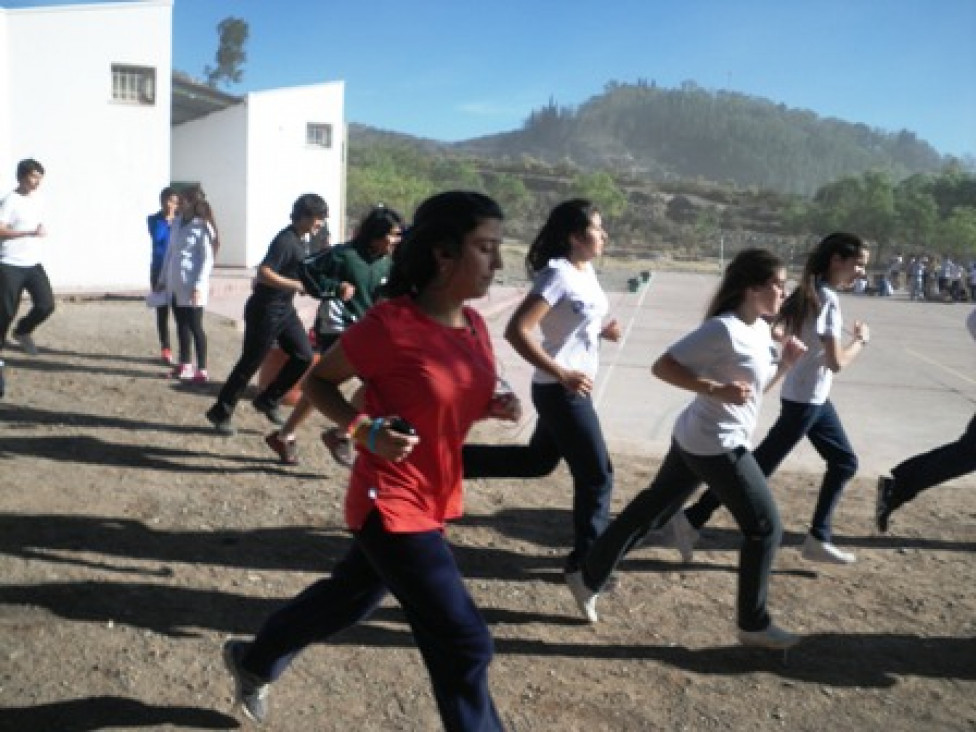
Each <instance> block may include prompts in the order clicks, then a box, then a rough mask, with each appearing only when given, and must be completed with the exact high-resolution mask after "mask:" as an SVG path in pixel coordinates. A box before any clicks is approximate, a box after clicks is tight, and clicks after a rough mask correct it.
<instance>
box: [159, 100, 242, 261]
mask: <svg viewBox="0 0 976 732" xmlns="http://www.w3.org/2000/svg"><path fill="white" fill-rule="evenodd" d="M172 135H173V138H172V139H173V165H172V179H173V181H175V182H197V183H200V184H201V185H202V186H203V190H204V192H205V193H206V194H207V200H208V201H210V203H211V205H212V206H213V211H214V219H215V220H216V222H217V230H218V232H219V234H220V250H219V251H218V252H217V264H218V265H224V266H237V267H242V266H250V265H248V264H247V262H248V253H247V236H248V234H247V212H246V210H245V206H244V202H245V200H246V193H245V191H246V188H247V185H248V175H247V159H246V158H247V105H246V103H244V104H238V105H236V106H233V107H229V108H227V109H224V110H222V111H220V112H214V113H213V114H209V115H207V116H206V117H201V118H200V119H196V120H192V121H190V122H186V123H184V124H182V125H179V126H177V127H174V128H173V130H172ZM252 258H253V257H252Z"/></svg>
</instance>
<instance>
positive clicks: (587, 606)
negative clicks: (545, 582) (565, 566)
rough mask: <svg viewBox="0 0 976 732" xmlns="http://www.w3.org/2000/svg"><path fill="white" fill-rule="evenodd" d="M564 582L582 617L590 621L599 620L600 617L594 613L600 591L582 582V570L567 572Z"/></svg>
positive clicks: (595, 621)
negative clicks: (595, 590)
mask: <svg viewBox="0 0 976 732" xmlns="http://www.w3.org/2000/svg"><path fill="white" fill-rule="evenodd" d="M566 584H567V585H569V591H570V592H572V593H573V599H574V600H576V606H577V607H578V608H579V609H580V612H581V613H583V617H584V618H586V619H587V621H588V622H590V623H597V622H599V621H600V618H599V616H598V615H597V614H596V601H597V599H598V598H599V597H600V593H599V592H594V591H593V590H591V589H590V588H589V587H587V586H586V583H585V582H583V572H582V571H577V572H567V573H566Z"/></svg>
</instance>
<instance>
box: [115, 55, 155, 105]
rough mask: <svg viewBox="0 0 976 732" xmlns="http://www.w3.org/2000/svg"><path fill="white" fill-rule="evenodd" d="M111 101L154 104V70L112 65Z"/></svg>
mask: <svg viewBox="0 0 976 732" xmlns="http://www.w3.org/2000/svg"><path fill="white" fill-rule="evenodd" d="M112 99H114V100H115V101H117V102H131V103H134V104H155V103H156V69H154V68H151V67H148V66H125V65H123V64H112Z"/></svg>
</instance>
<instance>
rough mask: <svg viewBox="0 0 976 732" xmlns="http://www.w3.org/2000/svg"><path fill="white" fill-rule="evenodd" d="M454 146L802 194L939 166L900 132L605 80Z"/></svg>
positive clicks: (687, 87)
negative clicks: (567, 103)
mask: <svg viewBox="0 0 976 732" xmlns="http://www.w3.org/2000/svg"><path fill="white" fill-rule="evenodd" d="M453 147H454V149H455V150H456V151H458V152H463V153H467V154H470V155H475V156H478V157H487V158H505V157H510V158H517V157H520V156H531V157H533V158H538V159H539V160H542V161H545V162H549V163H555V162H567V163H571V164H574V165H578V166H581V167H583V168H597V169H607V170H613V171H617V172H622V173H629V174H635V175H644V176H648V177H649V178H651V179H654V180H658V181H662V180H669V179H675V178H678V179H698V180H705V181H710V182H714V183H721V184H729V185H732V186H737V187H753V186H754V187H759V188H763V189H766V190H771V191H778V192H781V193H800V194H804V195H811V194H813V193H814V192H815V191H816V190H817V189H818V188H819V187H820V186H822V185H824V184H825V183H828V182H830V181H833V180H836V179H838V178H841V177H844V176H849V175H859V174H861V173H863V172H865V171H868V170H874V171H882V172H887V173H889V174H890V175H891V176H892V178H894V179H895V180H899V179H901V178H905V177H907V176H908V175H911V174H913V173H930V172H935V171H937V170H939V169H940V168H941V167H943V166H944V165H945V164H946V162H947V160H946V159H945V158H943V157H942V156H941V155H939V153H938V152H936V150H935V149H934V148H933V147H932V146H931V145H929V144H928V143H926V142H924V141H922V140H919V139H918V138H917V137H916V135H915V134H914V133H913V132H909V131H907V130H902V131H899V132H893V133H892V132H884V131H882V130H877V129H871V128H869V127H867V126H866V125H863V124H856V123H851V122H845V121H843V120H839V119H834V118H823V117H819V116H817V115H816V114H815V113H813V112H811V111H808V110H799V109H790V108H788V107H786V106H785V105H783V104H777V103H775V102H772V101H769V100H767V99H761V98H758V97H751V96H747V95H744V94H739V93H736V92H725V91H718V92H709V91H706V90H704V89H702V88H701V87H699V86H697V85H696V84H694V83H693V82H685V83H684V84H683V85H682V86H681V88H679V89H664V88H661V87H658V86H656V85H655V84H653V83H645V82H639V83H637V84H619V83H616V82H612V83H610V84H608V85H607V87H606V90H605V91H604V92H603V93H602V94H599V95H597V96H594V97H592V98H591V99H589V100H588V101H586V102H585V103H583V104H582V105H580V106H579V107H578V108H576V109H571V108H565V107H560V106H558V105H557V104H556V103H555V102H554V101H550V102H549V104H548V105H546V106H544V107H542V108H540V109H538V110H536V111H534V112H533V113H532V114H531V115H530V116H529V118H528V119H527V120H526V121H525V123H524V125H523V128H522V129H521V130H517V131H512V132H507V133H502V134H498V135H491V136H488V137H483V138H478V139H475V140H469V141H465V142H462V143H457V144H456V145H454V146H453Z"/></svg>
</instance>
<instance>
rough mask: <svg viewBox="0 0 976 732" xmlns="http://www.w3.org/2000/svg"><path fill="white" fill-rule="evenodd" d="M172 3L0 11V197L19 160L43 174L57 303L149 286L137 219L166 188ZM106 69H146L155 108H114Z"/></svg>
mask: <svg viewBox="0 0 976 732" xmlns="http://www.w3.org/2000/svg"><path fill="white" fill-rule="evenodd" d="M172 4H173V3H172V0H144V1H142V2H127V3H105V4H98V5H65V6H57V7H46V8H32V9H22V10H6V11H0V26H3V29H2V30H0V40H2V41H3V43H2V44H0V55H2V57H3V59H4V60H3V62H2V64H0V75H2V79H0V109H5V110H6V113H4V112H0V140H4V141H6V142H5V143H4V144H0V190H3V191H6V190H9V189H11V188H13V187H14V186H15V185H16V180H15V176H14V172H15V168H16V163H17V161H18V160H20V159H21V158H27V157H31V158H36V159H37V160H38V161H40V162H41V164H42V165H44V167H45V169H46V171H47V174H46V176H45V179H44V183H43V184H42V187H41V190H40V192H41V193H42V194H43V196H44V199H45V205H46V211H47V220H46V221H45V224H46V228H47V229H48V232H49V235H48V237H47V242H46V246H47V253H46V255H45V257H44V265H45V268H46V269H47V271H48V274H49V276H50V278H51V281H52V284H53V286H54V289H55V291H56V292H63V291H74V290H77V291H85V290H100V291H124V290H131V289H134V288H142V289H144V288H146V287H147V285H148V278H149V274H148V273H149V256H150V247H149V236H148V232H147V229H146V216H147V215H148V214H150V213H152V212H154V211H156V210H157V209H158V207H159V198H158V194H159V190H160V188H162V187H163V186H164V185H165V184H166V183H167V182H168V180H169V163H170V150H169V147H170V143H169V139H170V138H169V124H170V106H171V76H172V72H171V68H172V51H171V48H172ZM52 39H56V42H52ZM113 63H115V64H126V65H134V66H145V67H152V68H155V69H156V94H155V103H154V104H151V105H140V104H132V103H122V102H115V101H113V100H112V64H113ZM4 114H6V118H5V117H4Z"/></svg>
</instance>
